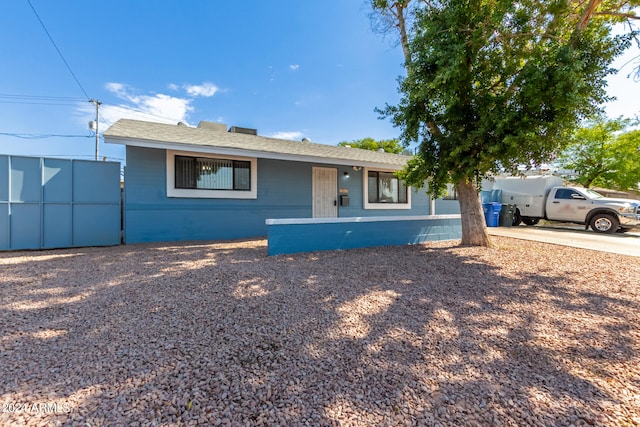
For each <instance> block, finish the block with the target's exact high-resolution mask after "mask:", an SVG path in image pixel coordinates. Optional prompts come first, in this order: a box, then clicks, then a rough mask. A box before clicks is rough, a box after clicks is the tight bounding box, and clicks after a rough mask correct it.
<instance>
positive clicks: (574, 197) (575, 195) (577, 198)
mask: <svg viewBox="0 0 640 427" xmlns="http://www.w3.org/2000/svg"><path fill="white" fill-rule="evenodd" d="M571 198H572V199H574V200H587V199H586V197H584V196H583V195H580V194H578V193H571Z"/></svg>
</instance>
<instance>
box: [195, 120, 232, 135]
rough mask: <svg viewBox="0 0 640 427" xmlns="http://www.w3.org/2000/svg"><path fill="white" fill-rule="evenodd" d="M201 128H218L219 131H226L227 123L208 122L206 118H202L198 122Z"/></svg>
mask: <svg viewBox="0 0 640 427" xmlns="http://www.w3.org/2000/svg"><path fill="white" fill-rule="evenodd" d="M198 128H199V129H209V130H217V131H218V132H226V131H227V125H225V124H224V123H215V122H207V121H205V120H200V123H198Z"/></svg>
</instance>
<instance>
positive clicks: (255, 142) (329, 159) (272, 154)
mask: <svg viewBox="0 0 640 427" xmlns="http://www.w3.org/2000/svg"><path fill="white" fill-rule="evenodd" d="M104 139H105V142H107V143H112V144H124V145H133V146H146V147H157V148H168V149H174V150H189V151H205V152H212V151H215V150H216V149H218V150H220V149H222V150H224V151H225V152H237V154H238V155H242V154H244V155H248V156H252V157H259V158H260V157H262V158H274V159H278V158H282V159H290V160H299V161H314V162H324V163H336V164H345V165H353V166H372V165H377V166H385V165H386V166H388V167H389V168H393V169H399V168H401V167H402V166H404V165H405V164H406V162H407V160H408V159H409V158H410V157H409V156H405V155H399V154H390V153H381V152H376V151H369V150H362V149H359V148H349V147H338V146H334V145H325V144H317V143H312V142H306V141H305V142H303V141H290V140H284V139H276V138H267V137H264V136H259V135H258V136H256V135H246V134H241V133H232V132H224V131H220V130H215V129H207V128H194V127H188V126H179V125H168V124H163V123H153V122H145V121H139V120H129V119H121V120H118V121H117V122H116V123H115V124H113V125H112V126H111V127H109V128H108V129H107V130H106V131H105V132H104Z"/></svg>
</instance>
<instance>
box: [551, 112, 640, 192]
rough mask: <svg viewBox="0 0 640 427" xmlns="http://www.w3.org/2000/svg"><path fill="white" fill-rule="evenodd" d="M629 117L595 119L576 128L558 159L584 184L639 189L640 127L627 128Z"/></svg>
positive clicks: (573, 179)
mask: <svg viewBox="0 0 640 427" xmlns="http://www.w3.org/2000/svg"><path fill="white" fill-rule="evenodd" d="M631 124H632V121H631V120H629V119H622V118H618V119H615V120H606V119H598V120H596V121H594V122H591V123H590V124H589V126H585V127H582V128H580V129H578V130H577V131H576V132H575V134H574V135H573V136H572V138H571V140H570V145H569V146H568V147H567V149H566V150H565V151H564V152H563V154H562V156H561V157H560V159H559V163H560V165H561V166H562V167H563V168H565V169H571V170H574V171H575V172H576V176H575V177H573V178H571V180H572V181H574V182H577V183H579V184H581V185H584V186H585V187H587V188H588V187H591V186H599V187H605V188H616V189H619V190H630V189H638V185H639V184H640V130H632V131H627V129H628V127H629V126H630V125H631Z"/></svg>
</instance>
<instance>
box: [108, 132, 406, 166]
mask: <svg viewBox="0 0 640 427" xmlns="http://www.w3.org/2000/svg"><path fill="white" fill-rule="evenodd" d="M104 142H105V143H107V144H121V145H126V146H131V147H141V148H155V149H160V150H179V151H192V152H196V153H206V154H219V155H228V156H245V157H255V158H259V159H273V160H286V161H292V162H307V163H320V164H330V165H340V166H360V167H368V168H376V169H388V170H400V169H402V168H403V166H404V165H398V164H393V163H381V162H371V161H365V160H352V159H340V158H332V157H322V156H310V155H304V154H287V153H274V152H269V151H262V150H251V149H241V148H230V147H216V146H211V145H201V144H188V143H172V142H164V141H152V140H146V139H135V138H122V137H118V136H107V135H105V136H104Z"/></svg>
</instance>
